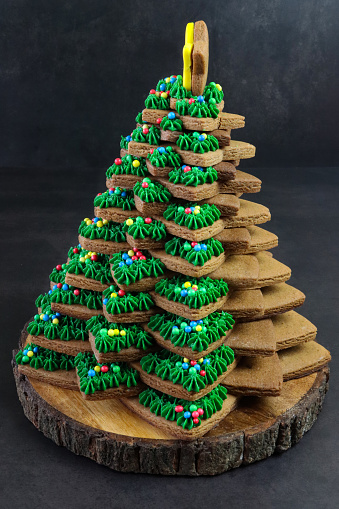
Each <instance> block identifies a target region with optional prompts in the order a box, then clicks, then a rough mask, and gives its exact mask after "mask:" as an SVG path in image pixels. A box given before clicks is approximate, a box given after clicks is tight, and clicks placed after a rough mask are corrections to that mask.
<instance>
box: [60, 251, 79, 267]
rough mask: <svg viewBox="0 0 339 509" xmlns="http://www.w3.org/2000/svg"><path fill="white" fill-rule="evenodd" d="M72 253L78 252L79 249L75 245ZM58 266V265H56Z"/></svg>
mask: <svg viewBox="0 0 339 509" xmlns="http://www.w3.org/2000/svg"><path fill="white" fill-rule="evenodd" d="M73 253H74V254H78V253H79V249H78V248H77V247H75V248H74V249H73ZM58 267H59V265H58Z"/></svg>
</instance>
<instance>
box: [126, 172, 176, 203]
mask: <svg viewBox="0 0 339 509" xmlns="http://www.w3.org/2000/svg"><path fill="white" fill-rule="evenodd" d="M146 184H147V186H146ZM133 192H134V194H135V195H136V196H138V197H139V198H140V200H142V201H144V202H146V203H154V202H156V203H167V202H169V201H170V199H171V198H172V195H171V193H170V192H169V190H168V189H167V188H166V187H165V186H163V185H162V184H159V182H152V181H151V179H149V178H148V177H146V178H144V179H143V180H142V182H136V183H135V185H134V187H133Z"/></svg>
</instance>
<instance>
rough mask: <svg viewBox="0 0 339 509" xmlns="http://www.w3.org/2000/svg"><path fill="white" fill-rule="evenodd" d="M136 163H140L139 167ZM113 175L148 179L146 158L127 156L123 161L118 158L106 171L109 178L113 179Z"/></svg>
mask: <svg viewBox="0 0 339 509" xmlns="http://www.w3.org/2000/svg"><path fill="white" fill-rule="evenodd" d="M120 161H121V163H120ZM135 161H138V162H139V163H140V164H139V166H137V164H138V163H136V162H135ZM133 163H134V164H133ZM112 175H137V176H138V177H146V175H148V169H147V166H146V160H145V158H144V157H136V156H132V155H131V154H126V155H125V156H124V157H122V158H121V159H120V157H117V159H116V162H114V164H112V166H110V167H109V168H108V170H107V171H106V177H107V178H111V177H112Z"/></svg>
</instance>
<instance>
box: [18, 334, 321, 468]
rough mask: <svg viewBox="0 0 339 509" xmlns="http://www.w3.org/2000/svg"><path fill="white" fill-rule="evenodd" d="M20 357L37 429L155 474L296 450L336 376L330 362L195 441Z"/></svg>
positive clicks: (25, 403) (249, 403)
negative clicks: (44, 378) (47, 377)
mask: <svg viewBox="0 0 339 509" xmlns="http://www.w3.org/2000/svg"><path fill="white" fill-rule="evenodd" d="M26 334H27V333H26V332H25V331H23V334H22V338H21V340H24V338H25V337H26ZM20 343H21V344H22V341H20ZM15 353H16V352H14V355H15ZM14 355H13V361H12V363H13V371H14V377H15V381H16V386H17V392H18V396H19V399H20V402H21V405H22V407H23V410H24V413H25V415H26V417H27V418H28V419H29V420H30V421H31V422H32V423H33V424H34V426H35V427H36V428H38V430H40V431H41V432H42V433H43V434H44V435H45V436H46V437H48V438H50V439H52V440H53V441H54V442H55V443H56V444H57V445H62V446H64V447H67V449H69V450H70V451H72V452H74V453H75V454H79V455H82V456H85V457H87V458H90V459H92V460H94V461H96V462H97V463H100V464H102V465H106V466H108V467H110V468H112V469H114V470H119V471H122V472H140V473H148V474H164V475H191V476H197V475H214V474H220V473H222V472H225V471H227V470H230V469H232V468H236V467H239V466H240V465H247V464H249V463H253V462H254V461H258V460H262V459H265V458H268V457H269V456H271V455H272V454H274V453H275V452H282V451H285V450H287V449H289V448H290V447H292V445H294V444H296V443H297V442H299V440H300V439H301V438H302V437H303V435H304V433H306V432H307V431H308V430H309V429H310V428H311V427H312V426H313V424H314V422H315V421H316V419H317V416H318V414H319V412H320V410H321V408H322V404H323V401H324V398H325V394H326V392H327V389H328V378H329V370H328V368H327V367H326V368H323V369H322V370H321V371H318V372H317V373H313V374H312V375H309V376H306V377H304V378H299V379H296V380H290V381H288V382H284V384H283V389H282V393H281V395H280V396H279V397H262V398H258V397H244V398H242V400H241V402H240V405H239V406H238V408H237V409H236V410H233V411H232V412H231V413H230V414H229V415H228V416H227V417H226V418H225V419H224V420H223V421H221V423H220V424H219V425H218V426H217V427H216V428H214V429H212V430H211V431H209V432H208V433H207V434H206V435H205V436H204V437H202V438H200V439H196V440H193V441H192V442H189V441H182V440H178V439H174V438H173V437H171V436H169V435H167V434H166V433H164V432H163V431H161V430H160V429H158V428H156V427H154V426H152V425H151V424H149V423H147V422H146V421H144V420H142V419H141V418H140V417H138V416H136V415H135V414H134V413H133V412H131V411H130V410H128V408H127V407H125V406H124V405H123V403H122V402H121V401H120V400H113V399H111V400H104V401H86V400H85V399H83V397H82V396H81V394H80V392H78V391H73V390H67V389H61V388H59V387H56V386H53V385H50V384H47V383H43V382H38V381H36V380H33V379H29V377H27V376H25V375H22V374H20V373H19V371H18V367H17V364H16V362H15V359H14Z"/></svg>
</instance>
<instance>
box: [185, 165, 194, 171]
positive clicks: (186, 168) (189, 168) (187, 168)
mask: <svg viewBox="0 0 339 509" xmlns="http://www.w3.org/2000/svg"><path fill="white" fill-rule="evenodd" d="M191 169H192V168H191V167H190V166H185V168H184V172H187V171H191Z"/></svg>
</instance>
